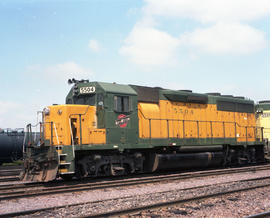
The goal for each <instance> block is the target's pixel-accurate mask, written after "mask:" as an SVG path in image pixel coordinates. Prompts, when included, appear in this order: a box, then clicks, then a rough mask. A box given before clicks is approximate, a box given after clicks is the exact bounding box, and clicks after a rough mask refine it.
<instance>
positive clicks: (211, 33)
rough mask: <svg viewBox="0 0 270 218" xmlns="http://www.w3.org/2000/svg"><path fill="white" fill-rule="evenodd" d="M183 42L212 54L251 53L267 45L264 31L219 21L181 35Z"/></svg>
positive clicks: (185, 44)
mask: <svg viewBox="0 0 270 218" xmlns="http://www.w3.org/2000/svg"><path fill="white" fill-rule="evenodd" d="M181 44H182V45H184V46H188V47H191V48H192V49H194V50H195V51H200V52H205V53H211V54H235V55H237V54H250V53H253V52H257V51H259V50H261V49H263V48H265V47H266V46H267V41H266V39H265V34H264V32H262V31H260V30H257V29H255V28H253V27H251V26H249V25H245V24H240V23H217V24H215V25H213V26H210V27H208V28H198V29H195V30H194V31H193V32H190V33H185V34H183V35H181Z"/></svg>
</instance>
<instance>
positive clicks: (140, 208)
mask: <svg viewBox="0 0 270 218" xmlns="http://www.w3.org/2000/svg"><path fill="white" fill-rule="evenodd" d="M263 179H265V177H261V178H256V179H246V180H239V181H232V182H224V183H219V184H218V185H224V184H229V183H232V184H233V183H235V182H248V181H256V180H263ZM267 179H269V177H267ZM216 185H217V184H211V185H201V186H197V187H190V188H183V189H178V190H177V191H183V190H192V189H193V190H194V189H200V188H205V187H211V186H216ZM268 186H270V183H267V184H260V185H256V186H254V185H252V186H249V187H246V188H240V189H234V190H229V191H222V192H216V193H212V194H205V195H200V196H196V197H191V198H185V199H179V200H173V201H169V202H162V203H155V204H149V205H146V206H138V207H133V208H128V209H123V210H115V211H110V212H106V213H98V214H88V215H86V216H83V217H110V216H117V215H127V214H131V213H137V212H140V211H143V210H148V209H157V208H161V207H166V206H171V205H177V204H181V203H187V202H191V201H196V200H202V199H206V198H210V197H216V196H220V195H226V194H231V193H236V192H241V191H248V190H252V189H257V188H263V187H268ZM166 192H171V191H165V192H160V193H166ZM130 197H131V196H126V197H120V198H119V197H117V198H110V199H106V200H105V201H113V200H118V199H128V198H130ZM97 203H104V200H98V201H88V202H80V203H75V204H69V205H60V206H53V207H46V208H39V209H33V210H25V211H17V212H10V213H3V214H0V217H1V218H2V217H16V216H22V215H30V214H34V213H38V212H43V211H51V210H56V209H61V208H67V207H68V208H70V207H76V206H80V205H82V204H83V205H86V204H97Z"/></svg>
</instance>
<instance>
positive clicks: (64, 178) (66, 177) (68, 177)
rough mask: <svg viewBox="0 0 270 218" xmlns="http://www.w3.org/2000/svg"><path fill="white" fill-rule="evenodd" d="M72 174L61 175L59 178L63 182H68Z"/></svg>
mask: <svg viewBox="0 0 270 218" xmlns="http://www.w3.org/2000/svg"><path fill="white" fill-rule="evenodd" d="M73 176H74V175H73V174H67V175H61V176H60V177H61V178H62V179H63V180H65V181H70V180H72V178H73Z"/></svg>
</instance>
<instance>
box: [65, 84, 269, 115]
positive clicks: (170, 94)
mask: <svg viewBox="0 0 270 218" xmlns="http://www.w3.org/2000/svg"><path fill="white" fill-rule="evenodd" d="M77 86H78V87H79V88H80V87H87V86H95V87H96V91H98V92H106V93H116V94H124V95H136V96H138V101H139V102H151V103H158V102H159V100H169V101H178V102H190V103H201V104H219V103H220V102H221V103H223V104H224V103H232V104H233V105H235V106H232V107H236V108H237V107H238V106H237V105H240V106H245V105H254V101H252V100H249V99H245V98H244V97H233V96H232V95H221V94H220V93H208V94H201V93H194V92H192V91H190V90H170V89H163V88H160V87H146V86H137V85H123V84H116V83H106V82H82V83H78V84H77ZM73 88H74V86H73V87H72V89H71V90H70V92H69V94H68V96H67V97H71V96H72V93H73V92H72V90H73ZM260 105H262V107H264V108H266V107H267V108H269V109H270V103H262V104H260ZM232 110H234V109H232ZM235 110H237V109H235Z"/></svg>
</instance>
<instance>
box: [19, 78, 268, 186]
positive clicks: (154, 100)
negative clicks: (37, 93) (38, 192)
mask: <svg viewBox="0 0 270 218" xmlns="http://www.w3.org/2000/svg"><path fill="white" fill-rule="evenodd" d="M69 82H70V83H73V87H72V88H71V90H70V92H69V93H68V95H67V97H66V104H64V105H52V106H48V107H46V108H44V110H43V113H42V116H43V121H42V122H41V123H40V132H41V133H40V140H39V142H38V143H34V142H31V141H30V142H29V143H28V146H27V151H26V153H25V161H24V171H23V174H22V179H23V180H35V181H50V180H54V179H56V178H57V177H62V178H64V179H70V178H72V177H74V176H76V177H77V178H82V177H97V176H113V175H126V174H132V173H143V172H155V171H158V170H166V169H182V168H191V167H207V166H232V165H243V164H256V163H259V162H263V161H264V141H263V138H262V129H261V128H259V127H257V126H256V120H255V110H254V108H255V107H254V102H253V101H251V100H247V99H245V98H243V97H233V96H223V95H220V94H219V93H208V94H199V93H193V92H192V91H189V90H182V91H181V90H169V89H163V88H160V87H145V86H137V85H122V84H116V83H104V82H89V81H88V80H81V81H77V80H74V79H73V80H70V81H69ZM27 129H28V130H27V132H28V133H29V134H31V125H30V124H29V125H28V126H27Z"/></svg>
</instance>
